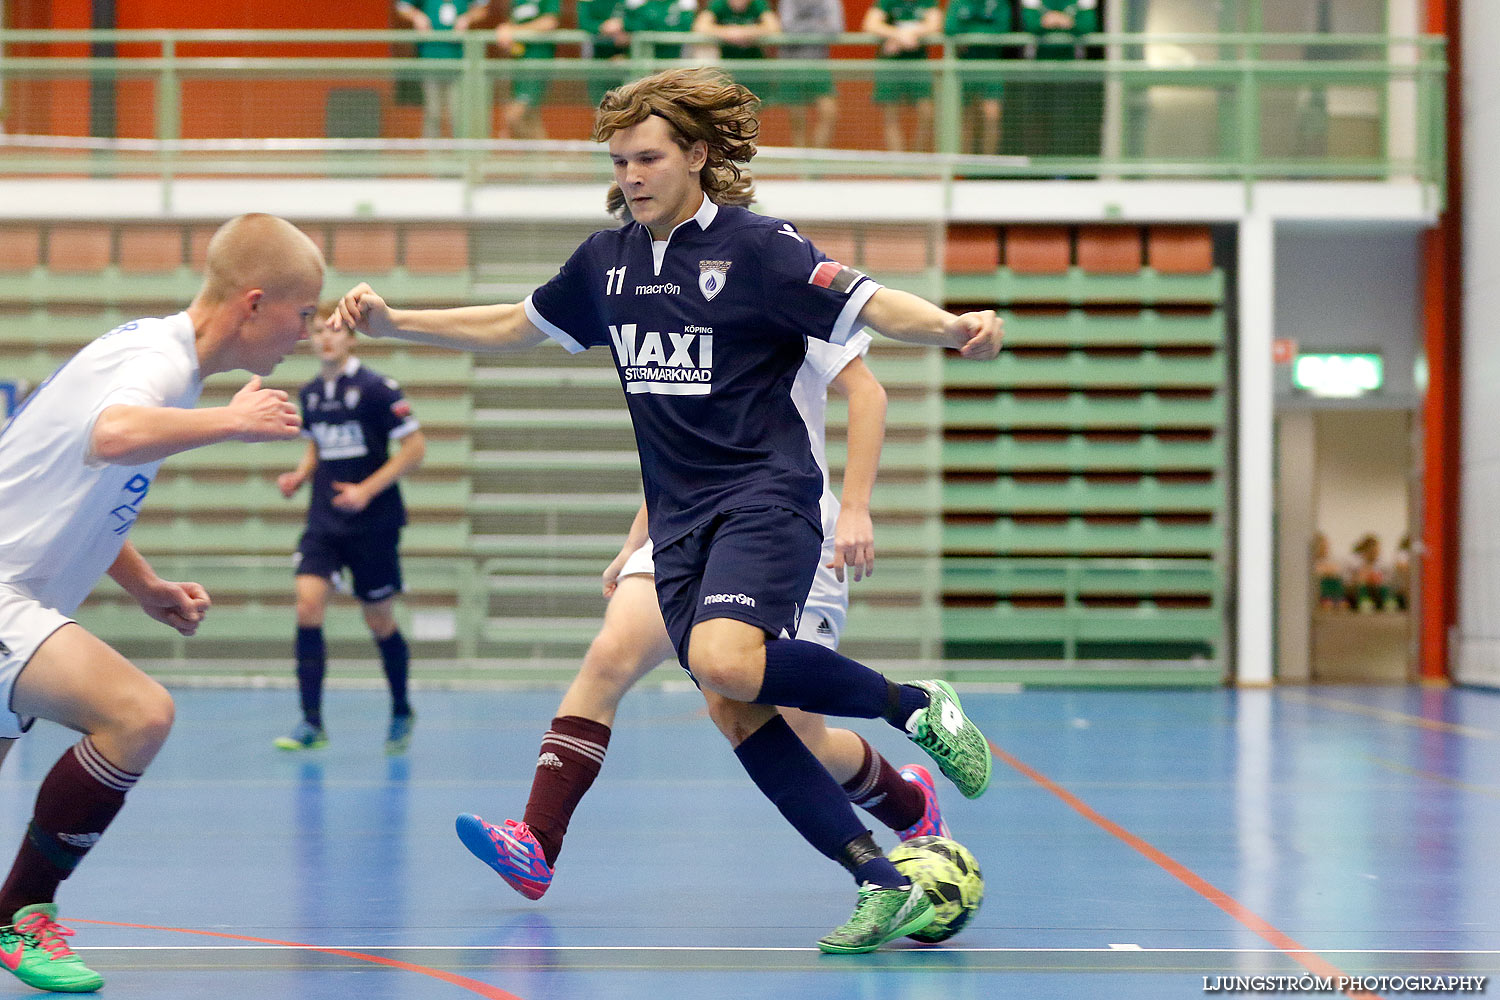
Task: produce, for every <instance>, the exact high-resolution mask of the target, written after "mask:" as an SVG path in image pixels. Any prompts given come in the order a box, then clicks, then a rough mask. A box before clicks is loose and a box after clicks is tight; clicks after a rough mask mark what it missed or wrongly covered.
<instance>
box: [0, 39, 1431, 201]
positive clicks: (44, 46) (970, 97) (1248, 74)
mask: <svg viewBox="0 0 1500 1000" xmlns="http://www.w3.org/2000/svg"><path fill="white" fill-rule="evenodd" d="M431 40H432V36H431V35H430V34H422V33H418V32H412V31H355V32H339V33H331V32H321V31H225V30H209V31H185V30H184V31H156V30H121V31H16V30H0V129H3V132H4V133H5V134H3V135H0V174H10V175H26V174H48V173H58V172H84V173H87V174H88V175H90V176H98V175H109V174H139V173H142V172H164V173H167V174H172V173H175V172H185V173H193V174H230V175H236V174H244V173H256V174H266V173H270V174H276V173H294V174H313V175H318V176H347V177H361V176H386V175H391V174H411V173H419V174H421V175H424V176H432V175H437V176H451V177H462V178H464V179H466V180H469V181H471V182H482V181H484V180H487V179H492V178H498V177H508V176H515V175H517V174H524V175H526V176H528V177H536V178H539V179H547V178H561V179H565V178H577V179H584V178H588V179H594V178H597V177H599V176H601V174H602V171H603V167H604V164H603V162H602V158H601V157H598V156H597V155H592V156H591V155H588V154H589V152H590V151H591V150H592V149H593V148H594V147H592V146H591V145H590V144H588V143H586V142H583V140H586V138H587V132H588V124H589V119H590V111H591V107H592V103H593V102H592V100H591V98H592V97H594V96H596V95H597V93H598V92H599V91H600V90H601V89H602V88H603V87H604V86H605V85H607V84H613V83H617V82H621V81H624V80H627V79H631V78H634V77H637V76H640V75H643V74H646V73H649V72H652V71H655V70H657V69H660V68H663V67H665V66H669V65H679V64H687V63H695V62H702V61H704V60H705V59H706V58H709V56H708V55H706V53H707V52H708V51H709V49H706V48H704V47H705V46H709V47H710V48H711V46H712V39H710V38H709V37H708V36H702V35H695V34H691V33H646V32H639V33H636V34H635V35H633V36H631V39H630V54H629V56H628V57H627V58H624V59H621V60H613V61H606V60H597V59H591V58H585V57H584V53H586V52H587V51H589V48H588V47H589V46H590V45H591V38H590V36H588V35H586V34H585V33H583V32H579V31H555V32H547V33H543V34H538V35H535V36H530V38H529V39H528V40H529V41H535V42H538V43H549V44H555V45H556V46H557V47H558V48H557V53H558V54H557V55H556V56H555V57H551V58H535V59H532V58H522V59H512V58H492V57H491V56H490V52H491V51H492V48H493V47H492V40H493V36H492V34H491V33H489V32H474V33H469V34H465V35H463V36H461V37H458V38H455V39H454V41H455V42H456V43H457V44H459V45H460V46H461V49H462V55H461V56H460V57H458V58H453V59H442V58H422V57H420V56H417V55H415V54H405V53H408V52H410V53H414V52H415V49H414V48H413V46H414V45H415V44H416V43H419V42H423V41H431ZM792 41H795V42H798V43H809V42H814V43H830V44H833V45H835V46H838V47H839V48H838V54H840V55H843V54H845V53H848V54H850V55H851V56H852V57H851V58H834V59H828V60H808V59H779V58H769V59H763V60H755V59H740V60H724V61H722V62H721V63H720V64H721V65H722V66H723V67H724V68H725V69H726V70H727V71H729V72H731V73H732V74H733V75H734V76H735V77H736V78H737V79H739V80H741V82H744V83H745V84H746V85H747V86H749V87H750V88H751V89H752V90H758V91H762V92H764V94H765V96H766V97H767V105H766V109H765V113H764V116H763V117H764V124H765V130H764V134H763V137H762V141H763V143H764V144H765V145H766V146H767V147H783V146H789V145H792V143H791V141H790V140H791V132H790V127H789V124H788V123H787V122H788V120H789V119H788V118H787V117H786V116H785V113H784V112H783V111H782V110H781V109H782V108H783V107H784V106H785V104H786V102H785V100H783V99H782V98H781V97H780V96H779V95H785V94H787V93H788V91H787V89H786V88H787V84H789V83H792V82H802V83H809V82H816V81H819V80H832V81H833V82H834V86H835V88H836V94H837V98H838V102H839V106H840V117H839V128H838V130H837V132H836V135H835V140H834V145H835V147H837V148H835V149H834V150H829V151H817V150H807V149H799V150H796V151H795V152H791V153H782V154H779V155H775V154H773V155H772V156H768V157H767V158H766V159H765V160H757V163H758V165H759V169H760V170H761V171H762V172H764V171H765V170H766V169H767V168H770V169H771V170H773V171H774V170H778V169H784V170H785V171H787V172H789V173H797V174H800V175H804V176H805V175H809V174H811V175H819V174H824V175H828V174H832V175H840V176H848V175H871V174H875V175H882V176H898V177H899V176H927V177H951V176H953V175H955V174H958V175H962V176H965V177H1033V178H1050V177H1098V176H1103V177H1118V178H1152V177H1155V178H1162V177H1169V178H1179V177H1193V178H1232V179H1237V180H1245V181H1253V180H1260V179H1272V178H1357V179H1376V180H1387V179H1411V180H1415V181H1418V182H1421V183H1424V184H1428V185H1432V186H1434V187H1435V188H1437V189H1439V195H1440V194H1441V192H1440V188H1441V183H1442V178H1443V176H1444V170H1445V164H1444V120H1443V113H1444V111H1443V109H1444V103H1443V81H1444V75H1445V73H1446V63H1445V58H1444V41H1443V39H1441V38H1438V37H1426V36H1424V37H1411V38H1397V37H1388V36H1380V35H1324V34H1310V35H1280V34H1236V35H1213V34H1192V35H1189V34H1172V35H1165V34H1158V35H1112V34H1099V35H1090V36H1085V37H1084V38H1083V39H1081V44H1083V45H1085V46H1087V47H1088V51H1090V52H1092V53H1093V54H1096V55H1100V56H1102V58H1085V59H1072V60H1048V59H1042V60H1037V59H1031V58H1028V57H1027V55H1026V53H1027V51H1028V48H1027V47H1028V46H1029V45H1033V44H1034V43H1035V42H1036V39H1035V38H1034V37H1033V36H1029V35H1020V34H1009V35H966V36H955V37H935V38H933V39H931V42H932V45H931V48H930V50H929V54H930V56H931V57H930V58H927V59H919V60H889V59H877V58H874V57H873V56H874V52H875V47H876V45H877V43H878V41H879V39H878V38H877V37H876V36H874V35H868V34H859V33H846V34H839V35H823V36H796V37H792V36H771V37H768V38H767V39H766V44H767V45H769V46H774V45H775V44H776V43H777V42H792ZM980 43H983V44H989V45H998V46H1002V47H1003V48H1002V50H1001V51H1002V52H1003V53H1005V54H1006V55H1007V58H1003V59H994V60H990V59H983V60H981V59H967V58H960V51H961V49H963V48H964V47H966V46H970V45H975V44H980ZM684 46H685V47H686V48H685V50H684V51H685V52H686V53H690V54H692V56H693V58H685V59H665V58H659V57H658V56H659V53H660V52H661V51H662V50H663V49H664V48H667V47H671V48H678V47H684ZM90 53H93V54H90ZM101 53H102V54H101ZM397 53H402V54H397ZM424 81H433V82H437V83H440V84H442V85H443V87H442V88H430V89H432V90H434V92H436V91H446V90H447V89H448V88H451V89H452V91H453V92H454V93H455V94H456V97H457V100H456V101H455V107H456V112H457V113H456V115H455V116H454V120H453V121H452V123H451V133H452V135H451V137H445V138H423V137H422V134H421V130H422V107H421V105H422V101H423V87H422V84H423V82H424ZM528 81H534V82H535V83H536V84H538V85H543V84H544V85H545V86H546V88H547V89H546V96H545V115H544V120H545V121H546V122H547V128H548V130H549V134H550V136H551V138H553V139H564V140H573V141H574V142H576V143H579V144H577V145H572V144H566V145H553V144H549V145H547V146H538V145H536V144H535V143H534V142H520V143H508V142H506V141H505V140H499V141H497V140H495V139H492V138H491V137H492V136H494V135H495V134H496V133H497V130H498V129H499V127H500V124H499V123H500V120H501V117H502V116H501V115H500V114H499V113H498V112H499V110H500V107H501V106H503V105H504V104H505V103H506V101H507V100H508V94H509V92H510V90H511V88H513V87H514V86H515V84H516V83H517V82H528ZM591 84H592V89H591ZM874 84H881V85H883V86H891V85H897V86H904V87H905V89H906V92H907V94H908V96H915V97H918V98H920V99H930V101H931V106H932V109H933V113H932V118H931V123H930V128H929V129H928V131H929V132H930V135H929V134H919V133H922V132H923V129H924V128H925V127H927V123H926V121H925V120H924V119H923V118H922V116H920V115H918V114H917V113H916V110H915V109H914V108H906V109H904V110H902V111H901V112H900V115H899V117H898V118H897V119H896V121H897V124H898V126H899V127H901V128H903V129H904V130H905V131H906V132H908V133H911V135H912V139H913V145H912V146H911V147H910V148H914V149H917V150H919V151H920V152H922V153H924V154H927V155H910V154H908V155H899V154H891V153H888V152H882V153H881V154H879V155H871V152H870V151H872V150H876V149H879V148H881V147H882V146H883V145H884V141H883V140H884V136H883V133H882V129H881V121H882V110H881V109H882V108H884V107H886V105H881V104H879V103H875V102H873V101H872V97H871V89H872V85H874ZM995 84H999V85H1000V87H1001V93H1000V103H1001V105H1002V116H1001V119H1000V121H999V123H998V130H999V141H998V147H997V148H989V149H985V150H983V151H982V152H979V151H977V150H976V146H975V143H976V141H978V140H980V139H983V138H985V136H984V134H983V132H982V130H980V129H979V128H978V127H977V126H974V125H973V124H972V122H970V123H969V124H968V125H967V126H966V122H967V121H968V120H969V119H970V118H972V116H973V115H975V114H977V113H978V108H977V107H976V106H975V105H976V99H977V98H981V97H983V96H986V95H985V93H982V92H981V91H980V89H979V88H982V87H984V86H992V85H995ZM340 94H341V95H344V96H343V97H335V96H334V95H340ZM351 94H353V95H356V97H357V99H351V98H350V97H349V95H351ZM429 96H430V95H429ZM539 150H545V151H546V153H547V155H545V156H537V155H536V154H537V152H538V151H539ZM372 153H373V154H376V155H371V154H372ZM932 154H937V155H936V156H933V155H932Z"/></svg>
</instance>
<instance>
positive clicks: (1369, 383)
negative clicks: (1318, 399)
mask: <svg viewBox="0 0 1500 1000" xmlns="http://www.w3.org/2000/svg"><path fill="white" fill-rule="evenodd" d="M1384 384H1385V367H1384V364H1383V363H1382V361H1381V357H1380V355H1378V354H1299V355H1297V360H1296V362H1295V363H1293V365H1292V385H1294V386H1296V387H1297V388H1298V389H1301V390H1303V391H1304V392H1309V393H1311V394H1312V395H1314V396H1324V397H1328V398H1332V399H1352V398H1354V397H1357V396H1363V395H1364V394H1365V393H1367V392H1374V391H1375V390H1377V389H1379V388H1380V387H1381V386H1382V385H1384Z"/></svg>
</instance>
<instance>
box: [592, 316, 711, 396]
mask: <svg viewBox="0 0 1500 1000" xmlns="http://www.w3.org/2000/svg"><path fill="white" fill-rule="evenodd" d="M609 339H610V341H611V343H612V344H613V345H614V349H615V360H616V362H617V363H618V364H619V366H620V371H621V373H622V374H623V375H624V379H625V391H626V392H628V393H641V392H649V393H654V394H656V395H659V396H706V395H708V394H709V393H710V392H711V391H712V390H713V381H714V338H713V334H712V333H675V332H672V331H670V330H669V331H666V332H662V331H659V330H646V331H644V332H642V331H641V330H640V328H639V326H638V325H637V324H635V323H621V324H619V325H616V324H614V323H611V324H610V325H609Z"/></svg>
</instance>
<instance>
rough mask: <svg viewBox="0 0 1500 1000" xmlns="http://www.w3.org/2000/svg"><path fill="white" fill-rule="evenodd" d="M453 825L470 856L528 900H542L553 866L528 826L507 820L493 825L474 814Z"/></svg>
mask: <svg viewBox="0 0 1500 1000" xmlns="http://www.w3.org/2000/svg"><path fill="white" fill-rule="evenodd" d="M454 826H455V828H456V829H457V830H458V839H459V840H462V841H463V842H464V846H465V847H467V848H468V849H469V853H470V854H472V855H474V857H476V858H478V859H479V860H480V861H483V862H484V863H485V864H487V865H489V866H490V867H491V868H493V869H495V871H496V872H498V873H499V875H500V877H501V878H503V879H505V881H506V883H508V884H509V885H510V887H511V888H512V889H514V890H516V891H517V892H519V893H520V894H521V895H523V896H525V897H526V898H527V899H541V898H542V893H544V892H546V891H547V887H548V886H549V885H551V884H552V866H551V865H549V864H547V856H546V855H545V854H543V853H542V845H541V844H539V843H538V842H537V839H536V835H535V834H533V833H532V832H531V828H530V827H528V826H527V825H526V824H525V823H520V822H517V821H516V820H513V819H508V820H506V821H505V825H504V826H492V825H491V824H489V823H486V822H485V821H484V820H482V819H480V818H479V817H478V816H475V815H474V814H473V813H464V814H463V815H462V816H460V817H458V821H457V822H456V823H455V824H454Z"/></svg>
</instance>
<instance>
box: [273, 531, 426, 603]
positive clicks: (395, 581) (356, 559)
mask: <svg viewBox="0 0 1500 1000" xmlns="http://www.w3.org/2000/svg"><path fill="white" fill-rule="evenodd" d="M400 542H401V531H400V529H397V530H396V531H391V532H380V533H378V534H376V533H370V534H360V535H333V534H328V533H326V532H320V531H304V532H303V533H302V540H301V541H299V542H298V543H297V562H296V566H297V570H296V572H297V574H298V575H299V576H300V575H302V574H304V573H305V574H307V575H309V576H324V577H327V578H328V579H330V580H332V579H335V578H336V577H337V576H338V572H339V570H341V569H343V568H344V567H345V566H347V567H349V575H350V576H351V577H353V579H354V596H355V597H357V598H359V599H360V600H361V601H364V602H365V603H366V604H370V603H373V602H375V601H383V600H385V599H386V598H387V597H394V596H396V595H397V594H399V593H401V558H400V556H398V555H397V554H396V549H397V547H398V545H399V544H400Z"/></svg>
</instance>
